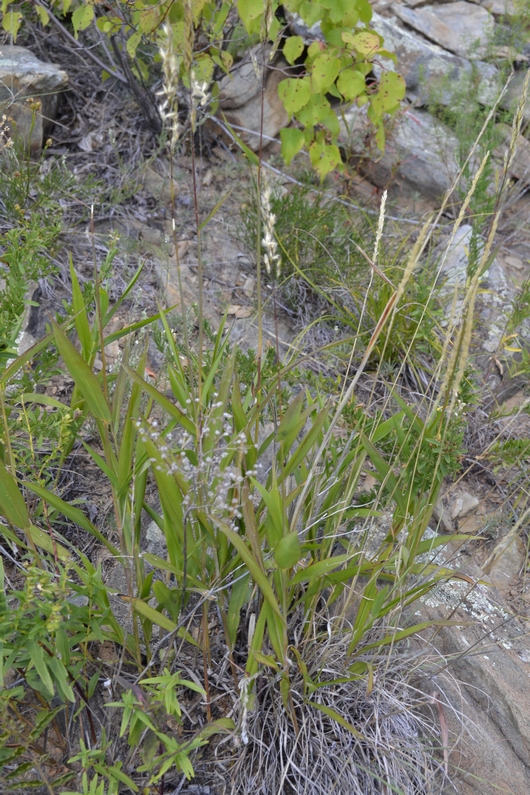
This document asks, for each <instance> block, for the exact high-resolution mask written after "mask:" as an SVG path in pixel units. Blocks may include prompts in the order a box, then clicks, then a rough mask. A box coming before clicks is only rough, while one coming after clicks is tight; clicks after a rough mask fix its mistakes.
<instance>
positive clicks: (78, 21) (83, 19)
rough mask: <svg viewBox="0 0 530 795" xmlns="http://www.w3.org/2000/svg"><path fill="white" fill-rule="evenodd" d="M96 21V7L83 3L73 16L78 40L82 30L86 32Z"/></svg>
mask: <svg viewBox="0 0 530 795" xmlns="http://www.w3.org/2000/svg"><path fill="white" fill-rule="evenodd" d="M93 19H94V6H93V5H89V4H88V3H83V4H82V5H80V6H79V8H76V10H75V11H74V13H73V14H72V25H73V28H74V32H75V37H76V39H77V34H78V33H79V31H80V30H85V29H86V28H88V26H89V25H90V24H91V22H92V20H93Z"/></svg>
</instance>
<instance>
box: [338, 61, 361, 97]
mask: <svg viewBox="0 0 530 795" xmlns="http://www.w3.org/2000/svg"><path fill="white" fill-rule="evenodd" d="M337 88H338V89H339V91H340V93H341V94H342V96H343V97H344V99H345V100H347V101H351V100H352V99H356V97H358V96H359V94H362V93H363V91H365V90H366V83H365V80H364V75H363V74H361V73H360V72H358V71H357V70H356V69H353V68H351V69H345V70H344V71H343V72H341V73H340V75H339V78H338V80H337Z"/></svg>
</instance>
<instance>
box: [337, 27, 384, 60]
mask: <svg viewBox="0 0 530 795" xmlns="http://www.w3.org/2000/svg"><path fill="white" fill-rule="evenodd" d="M342 41H343V42H344V43H345V44H350V45H351V46H352V47H353V49H354V50H355V51H356V52H358V53H359V54H360V55H364V56H370V55H375V53H376V52H377V51H378V49H379V47H380V46H381V39H380V37H379V36H378V35H377V33H374V32H373V31H369V30H364V31H361V32H360V33H349V31H344V32H343V34H342Z"/></svg>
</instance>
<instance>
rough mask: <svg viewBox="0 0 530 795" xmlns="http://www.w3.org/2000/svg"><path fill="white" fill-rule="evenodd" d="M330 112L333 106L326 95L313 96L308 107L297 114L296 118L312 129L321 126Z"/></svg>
mask: <svg viewBox="0 0 530 795" xmlns="http://www.w3.org/2000/svg"><path fill="white" fill-rule="evenodd" d="M330 111H331V105H330V104H329V102H328V100H327V99H326V97H325V96H324V94H312V95H311V97H310V99H309V102H308V103H307V104H306V106H305V107H303V108H302V109H301V110H300V111H299V112H298V113H297V114H296V118H297V119H298V121H300V122H301V123H302V124H304V125H305V126H306V127H311V126H314V125H315V124H321V123H322V122H323V120H324V119H325V118H326V117H327V116H329V113H330Z"/></svg>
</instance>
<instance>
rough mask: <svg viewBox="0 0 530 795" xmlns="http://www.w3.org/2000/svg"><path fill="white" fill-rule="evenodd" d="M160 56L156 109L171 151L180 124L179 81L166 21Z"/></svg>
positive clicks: (171, 40)
mask: <svg viewBox="0 0 530 795" xmlns="http://www.w3.org/2000/svg"><path fill="white" fill-rule="evenodd" d="M159 51H160V57H161V58H162V72H163V75H164V80H163V85H162V88H161V90H160V91H157V96H158V97H160V104H159V106H158V111H159V113H160V117H161V119H162V122H163V124H164V126H165V127H166V129H167V132H168V145H169V148H170V150H171V151H172V152H173V151H174V150H175V148H176V145H177V142H178V139H179V134H180V126H179V120H178V100H177V88H178V83H179V72H180V59H179V58H178V57H177V55H176V53H175V48H174V44H173V31H172V29H171V26H170V25H168V24H167V23H166V24H165V25H164V26H163V28H162V31H161V37H160V44H159Z"/></svg>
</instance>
